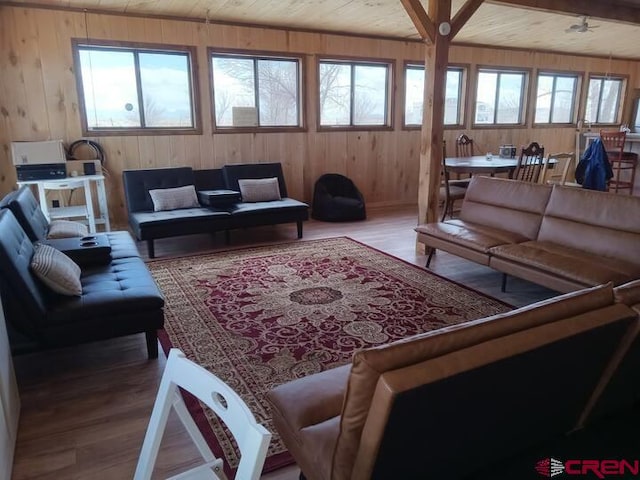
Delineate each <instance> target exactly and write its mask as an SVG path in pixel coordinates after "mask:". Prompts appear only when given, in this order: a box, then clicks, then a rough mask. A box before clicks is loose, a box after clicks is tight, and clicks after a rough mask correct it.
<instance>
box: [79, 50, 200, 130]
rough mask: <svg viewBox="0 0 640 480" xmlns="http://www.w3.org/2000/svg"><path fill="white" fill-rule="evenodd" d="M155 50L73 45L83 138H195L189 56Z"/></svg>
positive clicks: (194, 101)
mask: <svg viewBox="0 0 640 480" xmlns="http://www.w3.org/2000/svg"><path fill="white" fill-rule="evenodd" d="M159 48H160V47H158V49H156V48H151V47H148V48H147V47H140V46H136V47H127V46H121V45H118V46H117V47H115V46H112V45H101V44H81V43H79V42H74V52H75V54H76V62H77V63H78V64H79V68H78V71H79V90H80V98H81V111H82V119H83V128H84V129H85V130H86V133H91V134H94V133H95V134H97V135H99V134H100V133H111V132H126V131H135V132H136V133H142V134H144V132H149V133H151V134H152V133H154V132H155V131H159V130H162V131H166V130H169V131H174V130H175V131H179V132H181V133H198V132H197V130H196V119H195V108H194V105H195V104H196V100H195V93H194V87H193V82H192V78H193V75H192V54H193V52H192V50H191V49H190V48H189V47H185V48H184V50H170V49H166V50H164V49H162V50H160V49H159Z"/></svg>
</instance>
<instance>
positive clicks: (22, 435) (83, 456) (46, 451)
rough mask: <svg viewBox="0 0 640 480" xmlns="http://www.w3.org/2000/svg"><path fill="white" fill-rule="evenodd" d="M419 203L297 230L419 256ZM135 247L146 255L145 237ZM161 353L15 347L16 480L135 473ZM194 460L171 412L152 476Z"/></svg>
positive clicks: (235, 243)
mask: <svg viewBox="0 0 640 480" xmlns="http://www.w3.org/2000/svg"><path fill="white" fill-rule="evenodd" d="M416 220H417V209H415V208H412V207H393V208H380V209H376V210H373V211H371V212H369V219H368V220H366V221H364V222H356V223H324V222H317V221H313V220H311V221H309V222H307V223H306V224H305V232H304V239H306V240H309V239H317V238H327V237H336V236H349V237H351V238H353V239H355V240H358V241H361V242H363V243H365V244H367V245H370V246H373V247H375V248H378V249H380V250H382V251H384V252H387V253H389V254H391V255H394V256H396V257H399V258H402V259H404V260H406V261H408V262H411V263H414V264H417V265H424V263H425V260H426V257H425V255H424V252H423V251H421V249H418V248H416V242H415V233H414V231H413V227H414V226H415V225H416ZM284 241H287V242H288V241H295V225H279V226H272V227H263V228H254V229H247V230H240V231H236V232H233V234H232V245H231V247H229V246H227V245H225V244H224V236H223V235H222V234H219V235H218V236H213V235H193V236H189V237H178V238H174V239H167V240H160V241H158V242H156V256H157V257H158V258H162V257H166V256H171V255H184V254H191V253H198V252H205V251H215V250H227V249H229V248H236V247H238V248H239V247H247V246H254V245H259V244H268V243H281V242H284ZM139 248H140V250H141V251H142V252H144V253H145V254H146V245H145V244H142V243H141V244H140V245H139ZM432 271H434V272H435V273H437V274H440V275H442V276H444V277H446V278H449V279H452V280H454V281H457V282H460V283H462V284H465V285H467V286H469V287H471V288H474V289H476V290H479V291H481V292H484V293H486V294H488V295H491V296H493V297H496V298H499V299H501V300H503V301H505V302H508V303H510V304H512V305H514V306H521V305H526V304H529V303H532V302H535V301H538V300H541V299H544V298H548V297H551V296H554V295H556V293H555V292H553V291H551V290H547V289H545V288H542V287H539V286H536V285H533V284H531V283H529V282H526V281H522V280H518V279H510V281H509V285H508V291H507V292H506V293H502V292H500V279H501V275H500V274H499V273H497V272H494V271H493V270H491V269H489V268H487V267H483V266H480V265H476V264H474V263H472V262H468V261H466V260H462V259H459V258H457V257H454V256H452V255H448V254H446V253H443V252H438V253H437V254H436V256H435V257H434V259H433V262H432ZM164 364H165V360H164V356H163V355H162V352H161V353H160V358H159V359H158V360H157V361H148V360H147V358H146V347H145V339H144V336H143V335H142V334H140V335H133V336H129V337H124V338H119V339H113V340H108V341H104V342H96V343H92V344H86V345H79V346H76V347H70V348H64V349H58V350H52V351H48V352H40V353H35V354H28V355H21V356H18V357H16V358H15V367H16V375H17V377H18V383H19V387H20V394H21V400H22V414H21V418H20V427H19V432H18V442H17V447H16V456H15V462H14V472H13V479H14V480H23V479H40V480H45V479H46V480H66V479H73V480H76V479H77V480H85V479H91V480H112V479H113V480H121V479H122V480H124V479H128V478H131V477H132V474H133V471H134V469H135V465H136V462H137V458H138V454H139V451H140V446H141V444H142V438H143V436H144V432H145V429H146V426H147V423H148V420H149V415H150V412H151V408H152V405H153V401H154V399H155V394H156V391H157V387H158V383H159V379H160V377H161V375H162V371H163V368H164ZM197 463H198V455H197V452H196V451H195V448H194V447H193V446H192V444H191V442H190V440H189V438H188V436H187V435H186V433H185V432H184V430H183V428H182V425H181V424H180V423H179V421H177V420H176V418H175V417H174V416H173V414H172V417H171V419H170V424H169V428H168V430H167V433H166V434H165V438H164V440H163V443H162V447H161V450H160V457H159V462H158V467H157V469H156V477H154V478H166V476H168V475H170V474H175V473H177V472H180V471H181V470H183V469H185V468H186V467H188V466H190V465H195V464H197ZM298 472H299V470H298V469H297V468H296V467H295V466H292V467H288V468H285V469H282V470H280V471H277V472H273V473H271V474H268V475H265V476H264V477H263V478H265V479H270V480H293V479H297V477H298Z"/></svg>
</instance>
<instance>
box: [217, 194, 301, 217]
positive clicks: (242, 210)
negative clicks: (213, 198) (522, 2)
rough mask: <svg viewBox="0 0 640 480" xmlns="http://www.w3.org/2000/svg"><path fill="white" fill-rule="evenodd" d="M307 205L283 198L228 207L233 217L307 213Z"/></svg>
mask: <svg viewBox="0 0 640 480" xmlns="http://www.w3.org/2000/svg"><path fill="white" fill-rule="evenodd" d="M308 209H309V205H307V204H306V203H303V202H299V201H298V200H294V199H293V198H283V199H282V200H274V201H271V202H254V203H251V202H247V203H244V202H242V203H235V204H233V205H231V207H229V212H230V213H231V214H232V215H233V216H240V215H261V214H265V213H274V212H286V211H292V212H295V211H297V210H302V211H307V210H308Z"/></svg>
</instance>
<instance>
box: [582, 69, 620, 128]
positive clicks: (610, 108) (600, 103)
mask: <svg viewBox="0 0 640 480" xmlns="http://www.w3.org/2000/svg"><path fill="white" fill-rule="evenodd" d="M623 88H624V79H622V78H609V77H595V76H594V77H591V78H589V89H588V90H587V106H586V108H585V112H584V120H585V121H586V122H589V123H600V124H614V123H618V120H619V118H618V116H619V106H620V97H621V95H622V91H623Z"/></svg>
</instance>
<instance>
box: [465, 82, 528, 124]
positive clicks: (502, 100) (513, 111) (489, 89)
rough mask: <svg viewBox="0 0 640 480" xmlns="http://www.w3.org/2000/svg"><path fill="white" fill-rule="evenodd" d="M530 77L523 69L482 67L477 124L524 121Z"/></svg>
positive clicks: (476, 112) (477, 95)
mask: <svg viewBox="0 0 640 480" xmlns="http://www.w3.org/2000/svg"><path fill="white" fill-rule="evenodd" d="M526 78H527V73H526V72H523V71H512V70H497V69H480V70H479V71H478V86H477V90H476V109H475V124H476V125H516V124H522V123H523V121H522V119H523V105H524V101H523V99H524V98H525V95H524V94H525V91H524V90H525V84H526Z"/></svg>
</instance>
